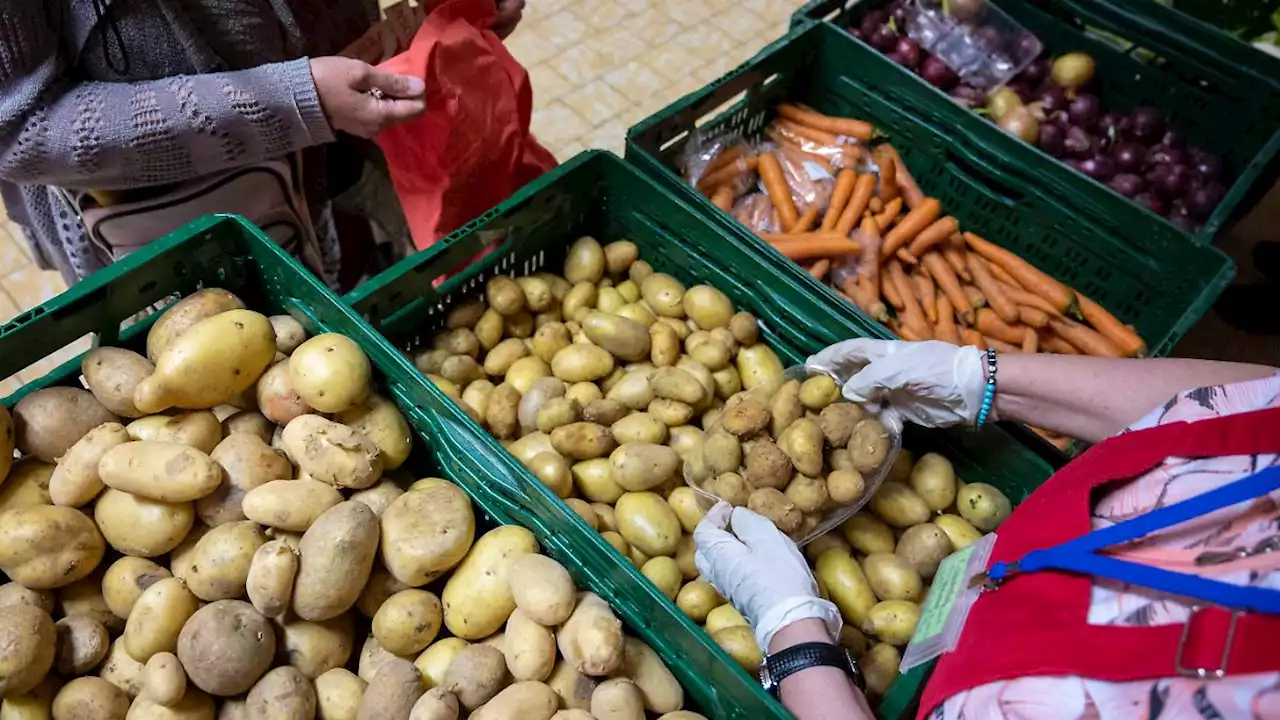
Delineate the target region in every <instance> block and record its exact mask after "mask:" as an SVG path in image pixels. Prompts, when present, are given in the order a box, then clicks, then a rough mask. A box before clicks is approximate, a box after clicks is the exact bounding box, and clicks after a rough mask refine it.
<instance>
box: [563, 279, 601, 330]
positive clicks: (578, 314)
mask: <svg viewBox="0 0 1280 720" xmlns="http://www.w3.org/2000/svg"><path fill="white" fill-rule="evenodd" d="M596 300H597V290H596V286H595V283H591V282H585V281H584V282H580V283H576V284H575V285H574V286H573V288H572V289H570V290H569V293H568V294H567V295H565V296H564V302H563V303H561V305H560V313H561V315H562V316H563V317H564V318H565V319H567V320H570V321H572V322H580V321H581V320H582V319H583V318H585V317H586V316H587V313H588V312H590V311H591V310H592V308H594V307H595V306H596Z"/></svg>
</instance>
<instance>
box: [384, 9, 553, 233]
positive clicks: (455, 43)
mask: <svg viewBox="0 0 1280 720" xmlns="http://www.w3.org/2000/svg"><path fill="white" fill-rule="evenodd" d="M496 15H497V8H496V6H495V5H494V0H445V2H442V3H440V4H439V5H437V6H436V7H435V8H433V9H432V10H431V12H430V14H429V15H427V19H426V22H424V23H423V24H422V27H421V28H419V30H418V33H417V35H415V36H414V38H413V43H412V44H411V45H410V46H409V49H408V50H406V51H405V52H403V53H401V54H399V55H396V56H395V57H393V58H391V59H390V60H387V61H386V62H384V63H382V65H380V66H379V67H380V68H381V69H383V70H386V71H388V72H393V73H400V74H404V75H416V76H417V77H420V78H422V79H423V80H424V81H425V82H426V85H427V92H426V104H427V110H426V113H425V114H423V116H422V117H421V118H419V119H417V120H415V121H413V122H410V123H405V124H403V125H397V126H395V127H391V128H388V129H387V130H384V131H383V132H381V133H380V134H379V135H378V136H377V138H375V139H376V141H377V143H378V145H379V146H380V147H381V148H382V152H383V153H384V154H385V155H386V157H387V165H388V166H389V167H390V170H391V180H392V183H393V184H394V185H395V188H396V194H397V195H399V197H400V203H401V205H403V206H404V214H405V217H406V218H407V219H408V221H409V231H410V233H411V234H412V235H413V240H414V243H415V244H416V245H417V246H418V248H419V249H422V248H426V247H428V246H430V245H432V244H433V243H435V242H436V241H437V240H439V239H440V238H442V237H444V236H445V235H448V234H449V233H450V232H453V231H454V230H456V229H458V228H459V227H461V226H462V225H464V224H466V223H467V222H468V221H470V220H472V219H474V218H476V217H478V216H479V215H480V214H481V213H483V212H485V211H486V210H488V209H489V208H491V207H493V206H494V205H497V204H498V203H500V202H502V201H503V200H506V199H507V198H508V197H510V196H511V194H512V193H513V192H515V191H516V190H517V189H518V188H520V187H521V186H523V185H525V184H526V183H528V182H529V181H531V180H533V179H534V178H536V177H538V176H539V175H541V174H542V173H544V172H546V171H547V170H550V169H551V168H553V167H555V166H556V159H555V156H553V155H552V154H551V153H550V152H548V151H547V150H546V149H545V148H543V147H542V146H541V145H539V144H538V141H537V140H536V139H534V137H533V135H532V134H531V133H530V132H529V123H530V119H531V115H532V112H533V91H532V89H531V87H530V85H529V74H528V73H527V72H525V69H524V67H522V66H521V65H520V63H519V62H517V61H516V59H515V58H514V57H512V56H511V53H509V52H507V49H506V48H505V47H504V46H503V44H502V41H501V40H499V39H498V36H497V35H494V34H493V33H492V32H490V31H489V29H488V28H489V25H490V24H491V23H492V22H493V19H494V17H495V16H496Z"/></svg>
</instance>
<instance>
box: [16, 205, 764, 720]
mask: <svg viewBox="0 0 1280 720" xmlns="http://www.w3.org/2000/svg"><path fill="white" fill-rule="evenodd" d="M199 287H222V288H226V289H228V290H231V291H232V292H235V293H236V294H237V295H239V296H240V297H241V298H242V299H243V300H244V301H245V302H246V304H247V305H248V306H249V307H250V308H253V309H256V310H259V311H262V312H266V313H272V314H283V313H288V314H290V315H292V316H293V317H295V318H297V319H298V320H299V321H300V322H301V323H302V324H303V325H304V326H305V327H306V328H307V330H308V331H309V332H311V333H313V334H314V333H319V332H337V333H341V334H343V335H346V336H347V337H349V338H351V339H353V340H355V341H356V342H357V343H358V344H359V345H360V347H361V348H363V349H364V351H365V353H366V354H367V355H368V356H369V359H370V360H371V361H372V363H373V366H374V369H375V377H376V379H377V381H378V383H379V385H380V386H381V387H382V389H383V390H384V391H385V392H387V394H388V395H389V396H390V397H391V398H392V399H393V400H394V401H395V403H396V405H397V406H399V408H400V410H401V412H402V413H404V414H405V417H406V418H407V419H408V420H409V423H410V424H411V425H412V427H413V429H414V433H415V436H416V437H415V448H414V452H413V454H412V456H411V458H410V465H411V467H412V469H413V470H415V471H417V472H421V473H423V474H435V475H438V476H440V477H444V478H447V479H449V480H451V481H453V482H454V483H456V484H458V486H459V487H461V488H462V489H463V490H464V491H465V492H466V493H467V494H468V495H469V496H470V498H471V500H472V502H473V504H474V506H475V508H476V516H477V530H479V531H480V532H483V531H484V530H486V529H489V528H491V527H494V526H496V525H521V526H524V527H526V528H528V529H529V530H531V531H532V532H533V533H534V535H535V536H536V537H537V539H538V542H539V543H540V545H541V546H542V548H543V550H544V552H546V554H548V555H550V556H551V557H554V558H556V559H557V560H558V561H560V562H561V563H562V564H564V565H565V567H566V568H568V570H569V572H570V573H571V574H572V575H573V577H574V580H575V582H576V583H577V585H578V587H579V588H581V589H589V590H591V591H593V592H595V593H597V594H598V595H600V596H601V597H603V598H605V599H606V600H607V601H608V602H609V603H610V604H611V605H612V606H613V608H614V609H615V611H617V613H618V615H619V617H620V618H621V619H622V620H623V622H624V623H626V625H627V626H628V628H629V630H630V631H631V632H633V633H634V634H636V635H637V636H639V637H641V638H643V639H644V640H645V641H646V642H648V643H649V644H650V645H651V646H652V647H653V649H654V650H655V651H657V652H658V654H659V655H660V656H661V657H662V659H663V661H664V662H665V663H666V664H667V666H668V667H670V668H671V669H672V670H673V671H674V672H675V673H676V675H677V677H678V678H679V680H680V681H681V684H682V685H684V687H685V690H686V692H687V695H686V698H687V700H686V704H687V706H689V707H690V708H691V709H698V710H700V711H701V712H704V713H706V714H707V715H709V716H711V717H715V718H742V719H743V720H745V718H748V717H766V715H764V714H759V715H756V714H745V715H744V714H743V713H742V712H741V711H739V710H737V707H738V705H737V702H736V697H735V696H736V695H739V694H749V693H750V691H751V690H752V689H753V688H752V687H751V684H750V683H749V682H748V681H747V679H746V678H745V677H744V676H743V675H742V673H740V672H723V671H722V672H720V673H718V674H717V673H716V672H714V669H715V666H717V665H718V664H722V663H723V662H725V658H724V657H723V655H720V654H719V653H712V652H711V651H710V650H709V649H708V648H707V647H706V646H707V641H706V638H705V636H704V635H703V633H702V632H701V631H700V630H698V629H697V628H696V627H694V626H692V625H690V624H689V622H688V621H687V620H686V619H685V618H684V616H683V615H682V614H680V613H679V612H678V611H676V610H675V608H673V607H669V606H665V605H663V604H661V603H658V602H656V601H654V600H653V599H652V598H651V597H650V595H653V594H656V592H655V593H645V592H638V591H637V590H643V588H642V587H640V585H639V584H638V583H637V581H636V578H637V577H638V574H637V573H636V572H635V571H634V570H633V569H632V568H631V565H630V563H625V562H622V561H620V560H619V559H618V558H617V556H616V555H613V554H611V551H608V550H609V549H608V545H606V544H604V543H603V542H602V541H601V540H600V539H599V536H598V535H596V533H594V532H591V531H590V528H587V527H585V526H582V525H581V524H578V523H574V522H571V521H569V519H568V517H567V516H566V514H565V513H566V512H568V511H567V508H565V507H564V506H560V507H552V508H551V509H550V510H547V509H545V508H540V509H539V510H535V509H533V508H532V507H531V505H530V504H528V503H523V502H517V501H515V500H514V498H518V497H521V496H522V495H523V494H528V493H530V489H529V487H528V485H537V486H538V487H542V485H541V483H538V482H537V481H536V480H534V479H532V478H531V477H528V476H527V475H525V474H524V473H514V472H510V471H504V470H503V469H502V463H503V458H502V457H498V456H505V455H506V454H505V453H504V452H503V451H502V450H501V448H500V447H499V448H497V449H496V450H494V449H493V448H490V447H478V446H474V445H473V444H472V443H470V442H469V441H468V440H467V437H468V433H469V432H471V431H473V430H474V427H466V423H468V422H469V421H467V420H466V417H465V416H464V415H462V414H461V413H460V412H458V411H457V409H456V407H455V406H453V405H452V404H451V403H447V402H446V401H444V400H442V399H441V398H440V397H439V396H438V394H435V393H429V392H427V391H426V385H427V384H426V383H424V382H423V381H422V380H421V378H420V376H419V375H418V374H417V371H416V370H415V369H414V367H413V365H412V364H411V363H409V362H408V361H407V360H406V359H405V358H404V357H403V356H402V355H401V354H400V353H399V352H396V351H395V349H394V348H392V347H391V346H390V345H388V344H387V342H386V341H385V340H383V339H382V338H381V337H380V336H379V335H378V334H377V333H375V332H373V330H372V329H371V328H370V327H369V326H368V325H367V324H365V322H364V321H363V320H362V319H361V318H360V317H359V316H358V315H357V314H356V313H355V311H353V310H352V309H351V308H350V307H348V306H346V305H344V304H343V303H342V302H341V301H340V300H339V299H338V298H337V297H336V296H335V295H333V294H332V293H331V292H329V290H328V289H326V288H325V287H324V285H323V284H322V283H321V282H320V281H319V280H317V279H316V278H315V277H314V276H313V275H311V274H310V273H308V272H307V271H306V270H304V269H302V268H301V266H299V265H298V264H297V262H296V261H295V260H293V258H291V257H289V255H288V254H286V253H285V252H284V251H282V250H281V249H280V248H279V247H278V246H277V245H276V244H275V243H273V242H272V241H271V240H270V239H269V238H267V237H266V236H265V235H263V234H262V233H261V231H259V230H258V229H257V228H256V227H254V226H253V225H251V224H250V223H248V222H247V221H245V220H243V219H242V218H238V217H232V216H223V217H208V218H204V219H202V220H199V221H197V222H195V223H192V224H191V225H188V226H187V227H185V228H183V229H181V230H179V231H177V232H175V233H173V234H171V235H169V236H167V237H165V238H162V239H160V240H157V241H156V242H154V243H152V244H150V245H148V246H147V247H146V248H145V249H143V250H140V251H139V252H137V253H134V254H132V255H130V256H129V257H128V258H126V259H125V260H123V261H121V262H119V263H116V264H115V265H112V266H111V267H108V268H107V269H105V270H102V271H100V272H98V273H96V274H94V275H92V276H91V277H89V278H88V279H86V280H85V281H83V282H81V283H80V284H78V285H76V286H75V287H74V288H72V289H71V290H70V291H68V292H66V293H63V294H62V295H59V296H58V297H56V298H54V299H52V300H50V301H49V302H47V303H45V304H43V305H41V306H40V307H38V308H34V309H32V310H29V311H27V312H25V313H23V314H22V315H20V316H18V317H16V318H14V319H13V320H11V321H10V322H8V323H5V324H4V325H3V326H0V372H2V373H4V376H5V377H7V376H9V375H11V374H13V373H14V372H17V371H19V370H21V369H22V368H24V367H26V366H27V365H29V364H30V363H31V362H34V361H36V360H40V359H42V358H44V357H46V356H48V355H49V354H51V353H53V352H55V351H57V350H59V349H61V348H63V347H64V346H66V345H69V344H71V343H72V342H74V341H76V340H78V339H79V338H81V337H82V336H84V335H85V334H86V333H96V334H97V340H98V343H99V344H102V345H116V346H120V347H131V348H133V349H135V350H138V351H142V348H143V346H144V345H145V338H146V331H147V329H149V327H150V325H151V323H152V322H153V321H154V317H153V318H150V319H148V321H145V322H141V323H138V324H134V325H132V326H130V327H129V328H128V330H126V331H125V332H123V333H122V332H120V326H121V323H122V321H125V320H128V319H129V318H131V317H132V316H133V315H134V314H135V313H137V312H138V311H139V310H141V309H143V308H146V307H148V306H150V305H152V304H153V303H156V302H158V301H160V300H162V299H164V298H166V297H170V296H173V295H175V294H177V295H184V294H188V293H190V292H192V291H194V290H196V289H197V288H199ZM79 376H80V359H79V358H76V359H75V360H72V361H68V362H67V363H65V364H63V365H62V366H61V367H59V368H57V369H56V370H54V371H53V372H50V373H49V374H47V375H46V376H44V377H42V378H40V379H38V380H36V381H33V382H30V383H28V384H26V385H25V386H23V388H22V389H21V390H19V391H18V392H15V393H13V394H12V395H11V396H9V397H8V398H5V399H4V400H3V403H4V405H5V406H6V407H12V406H13V405H14V404H15V403H17V401H18V400H20V399H21V398H22V397H23V396H25V395H26V394H27V393H30V392H32V391H34V390H36V389H39V388H43V387H50V386H54V385H70V386H75V387H80V384H79V381H78V378H79ZM486 452H489V453H493V454H494V455H495V460H494V461H493V462H492V463H487V462H477V461H476V456H477V453H480V454H483V453H486ZM507 457H509V456H507ZM499 486H500V490H501V491H500V490H499ZM574 517H576V516H574ZM0 582H3V575H2V574H0ZM662 600H663V602H664V603H665V598H663V599H662ZM354 659H355V655H354V654H353V656H352V660H353V661H354ZM706 667H711V668H712V670H713V672H710V673H704V672H703V668H706ZM709 681H710V682H709ZM754 689H755V690H757V691H758V687H757V688H754ZM777 717H786V716H785V715H784V714H778V715H777Z"/></svg>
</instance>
